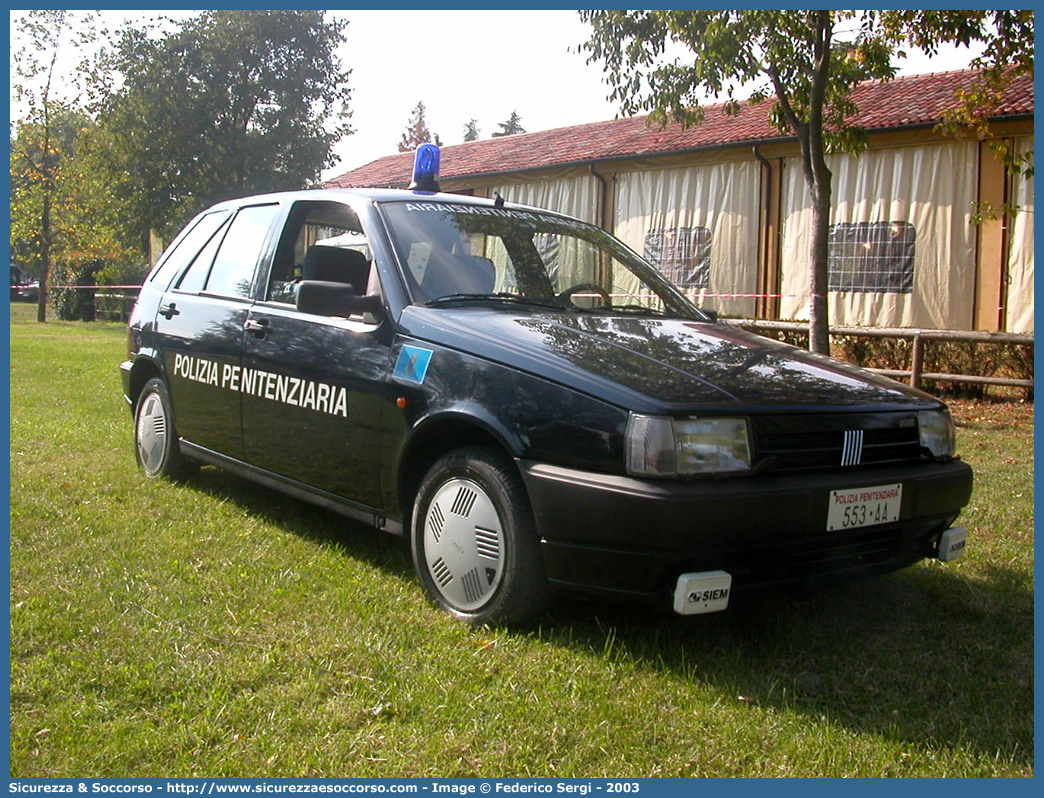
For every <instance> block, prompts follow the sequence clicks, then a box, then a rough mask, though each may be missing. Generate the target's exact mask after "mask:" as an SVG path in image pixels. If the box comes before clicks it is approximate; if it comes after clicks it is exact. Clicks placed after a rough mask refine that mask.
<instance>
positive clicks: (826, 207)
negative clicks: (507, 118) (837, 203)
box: [580, 10, 895, 354]
mask: <svg viewBox="0 0 1044 798" xmlns="http://www.w3.org/2000/svg"><path fill="white" fill-rule="evenodd" d="M580 16H581V19H584V20H585V21H587V22H589V23H590V24H591V27H592V36H591V38H590V40H588V41H587V42H586V43H585V44H584V45H583V48H584V49H585V50H587V51H588V52H589V53H590V58H589V61H602V62H603V63H604V64H605V71H606V74H607V80H608V82H609V84H610V85H611V86H612V87H613V90H612V93H611V94H610V99H612V100H616V101H617V102H619V103H620V106H621V109H622V110H623V112H624V113H628V114H631V113H637V112H645V113H648V114H649V120H650V122H651V123H653V124H660V125H667V124H668V123H670V122H678V123H680V124H682V125H693V124H699V123H700V122H701V121H702V120H703V117H704V113H705V112H704V110H703V108H702V107H701V105H700V102H701V100H702V98H703V96H704V95H706V94H709V95H711V96H713V97H715V98H721V97H723V96H724V98H725V110H726V112H727V113H736V112H737V111H738V110H739V109H740V108H741V104H740V102H739V101H738V100H737V99H736V94H737V92H738V91H739V90H740V88H744V89H745V90H748V91H749V92H750V97H749V100H748V102H749V103H751V104H757V103H760V102H763V101H765V100H766V99H767V98H769V97H772V98H773V101H774V102H773V106H772V108H771V110H770V113H769V118H770V120H771V121H772V123H773V125H774V126H775V127H776V128H777V129H778V130H779V131H780V133H782V134H784V135H793V136H796V137H797V139H798V142H799V144H800V146H801V159H802V166H803V172H804V177H805V183H806V184H807V186H808V189H809V193H810V195H811V197H812V203H813V241H812V250H811V252H810V253H809V256H810V261H811V263H812V268H811V270H810V279H809V294H810V295H811V296H812V301H811V303H810V304H811V308H810V317H811V319H810V328H809V330H810V334H809V348H810V349H812V350H814V351H816V352H821V353H823V354H826V353H827V351H828V350H829V335H828V333H827V330H828V328H829V321H828V316H827V313H828V311H827V303H826V293H827V239H828V225H829V216H830V202H831V185H830V182H831V174H830V170H829V168H828V167H827V165H826V159H825V156H826V154H827V153H828V152H834V151H845V152H858V151H859V150H860V149H862V148H864V147H865V146H866V137H865V133H864V131H862V130H861V129H859V128H858V127H856V126H853V125H852V124H851V123H850V122H849V121H848V120H849V119H850V117H851V116H852V115H853V114H854V113H855V111H856V108H855V105H854V104H853V102H852V100H851V91H852V88H853V87H854V86H855V85H856V84H857V83H859V82H860V81H862V80H867V79H871V78H890V77H892V76H893V75H894V74H895V69H894V67H892V65H891V61H890V55H891V50H890V47H889V46H888V44H887V42H886V41H885V40H884V39H883V37H882V36H881V35H880V34H879V33H878V32H876V31H875V30H874V29H873V26H872V25H869V24H868V17H867V16H866V14H865V13H864V14H863V16H862V17H861V18H860V21H859V22H857V21H856V14H855V12H847V11H825V10H817V11H770V10H761V11H692V10H672V11H581V12H580ZM842 26H844V27H846V28H852V27H853V26H855V32H854V34H851V35H849V36H848V37H847V38H845V39H840V38H836V34H837V33H838V31H839V30H840V29H841V28H842Z"/></svg>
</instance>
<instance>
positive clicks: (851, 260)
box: [827, 222, 917, 294]
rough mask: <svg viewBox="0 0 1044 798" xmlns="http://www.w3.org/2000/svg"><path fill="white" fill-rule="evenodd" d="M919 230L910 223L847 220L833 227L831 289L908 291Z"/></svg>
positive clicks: (897, 292)
mask: <svg viewBox="0 0 1044 798" xmlns="http://www.w3.org/2000/svg"><path fill="white" fill-rule="evenodd" d="M916 243H917V231H916V230H915V229H914V226H913V225H912V224H910V223H909V222H854V223H853V222H845V223H843V224H833V225H831V226H830V238H829V254H828V261H827V268H828V269H829V290H831V291H847V292H853V293H887V294H909V293H911V292H912V291H913V269H914V249H915V245H916Z"/></svg>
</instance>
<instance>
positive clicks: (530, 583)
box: [411, 446, 551, 626]
mask: <svg viewBox="0 0 1044 798" xmlns="http://www.w3.org/2000/svg"><path fill="white" fill-rule="evenodd" d="M411 543H412V549H413V565H414V567H415V568H416V570H417V575H418V576H419V577H420V581H421V584H422V585H423V586H424V590H425V592H426V593H427V594H428V597H429V598H430V599H431V600H432V601H433V602H434V603H436V604H437V605H438V606H440V607H441V608H442V609H443V610H445V611H446V612H448V613H450V614H451V615H453V616H455V617H456V618H458V619H460V620H461V621H463V622H465V623H467V624H469V625H472V626H482V625H484V624H489V625H504V626H507V625H512V624H517V623H521V622H523V621H526V620H529V619H531V618H533V617H535V616H536V615H539V614H540V613H541V612H543V611H544V609H545V608H546V607H547V604H548V601H549V598H550V592H551V590H550V586H549V585H548V582H547V575H546V573H545V570H544V560H543V556H542V554H541V552H540V542H539V540H538V538H537V534H536V524H535V523H534V521H533V512H532V509H531V508H530V505H529V498H528V496H527V495H526V489H525V485H524V484H523V482H522V477H521V476H520V475H519V473H518V470H517V469H516V468H515V464H514V463H513V462H512V461H511V459H510V458H508V457H507V456H506V455H505V454H503V453H502V452H501V451H499V450H498V449H494V448H491V447H482V446H476V447H469V448H465V449H457V450H455V451H453V452H450V453H449V454H447V455H445V456H444V457H442V458H441V459H440V460H439V461H438V462H436V463H435V465H433V466H432V467H431V469H430V470H429V471H428V473H427V475H426V476H425V477H424V479H423V481H422V482H421V485H420V489H419V490H418V491H417V498H416V501H415V502H414V506H413V522H412V532H411Z"/></svg>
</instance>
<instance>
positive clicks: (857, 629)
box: [537, 563, 1034, 766]
mask: <svg viewBox="0 0 1044 798" xmlns="http://www.w3.org/2000/svg"><path fill="white" fill-rule="evenodd" d="M951 568H952V566H951ZM537 634H538V635H539V636H540V637H541V639H545V640H547V641H548V642H550V643H553V644H556V645H563V646H568V647H570V648H574V649H580V650H584V651H587V652H590V653H591V654H592V655H596V656H605V655H606V652H607V651H610V650H611V651H612V655H613V656H616V657H623V658H630V659H633V660H635V661H637V662H639V663H643V664H647V665H648V666H649V667H652V668H657V669H660V670H665V671H669V672H671V673H673V674H675V675H676V676H678V677H680V678H683V679H685V680H688V681H698V682H702V683H704V684H707V685H711V686H713V687H714V688H715V689H717V690H719V691H720V692H721V695H722V698H723V700H731V701H735V702H737V703H738V704H748V705H751V706H754V705H759V706H763V707H773V708H779V709H787V710H789V711H791V712H794V711H796V712H801V713H804V714H807V715H808V716H809V717H810V718H812V719H815V720H817V721H822V720H823V719H826V720H827V721H829V722H831V723H834V724H836V725H838V726H841V727H844V728H848V729H851V730H853V731H856V732H859V733H863V734H874V735H880V736H881V737H883V738H886V739H892V740H900V741H904V742H906V743H908V744H910V745H912V746H916V747H925V748H938V747H940V746H952V747H963V748H968V747H971V748H974V749H975V750H977V751H979V752H981V753H983V754H985V755H987V756H990V757H996V758H997V759H999V760H1001V761H1010V762H1013V763H1017V764H1020V765H1025V766H1032V763H1033V750H1034V748H1033V743H1034V735H1033V593H1032V590H1031V589H1030V588H1028V587H1027V586H1026V584H1025V582H1024V580H1022V579H1021V578H1020V577H1019V575H1018V574H1016V573H1014V572H1011V571H1009V570H1007V569H995V570H992V571H991V572H989V573H988V576H987V578H986V579H984V580H981V581H976V582H974V583H973V582H972V581H970V580H969V579H966V578H964V577H963V576H961V575H960V574H959V573H954V572H953V571H952V570H950V569H948V568H944V567H943V566H941V565H939V564H937V563H930V564H921V565H916V566H914V567H913V568H910V569H907V570H906V571H904V572H901V573H897V574H892V575H889V576H884V577H876V578H868V579H865V580H860V581H854V582H852V583H850V584H848V585H845V586H841V587H832V588H816V587H809V588H805V589H803V590H797V589H795V590H791V591H788V592H764V593H760V594H756V595H753V596H748V597H745V598H744V599H742V600H740V601H734V603H733V604H732V606H730V608H729V610H728V611H727V612H725V613H721V614H716V615H706V616H694V617H680V616H674V615H668V614H661V615H655V616H650V615H649V614H648V613H647V612H641V611H639V610H637V609H636V608H633V607H622V606H617V607H609V608H601V607H598V608H595V607H594V606H593V605H590V604H585V603H581V602H571V603H570V604H568V605H561V606H559V607H558V608H556V610H555V611H554V612H553V614H552V616H551V618H550V623H549V624H546V625H544V626H542V627H541V628H540V630H539V631H538V632H537Z"/></svg>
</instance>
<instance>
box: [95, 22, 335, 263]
mask: <svg viewBox="0 0 1044 798" xmlns="http://www.w3.org/2000/svg"><path fill="white" fill-rule="evenodd" d="M346 24H347V23H344V22H339V21H327V20H326V19H325V18H324V15H323V13H322V12H320V11H307V10H303V11H251V10H235V11H205V12H203V13H201V14H200V15H199V16H197V17H193V18H192V19H190V20H188V21H187V22H184V23H183V24H181V25H176V26H174V27H173V30H171V29H170V27H171V23H169V21H162V20H161V21H157V22H154V23H150V24H147V25H145V26H141V27H133V28H129V29H127V30H125V31H124V32H123V34H122V36H121V38H120V39H119V41H118V42H117V44H116V46H115V47H114V48H113V50H112V51H111V52H109V53H108V54H107V61H106V65H107V67H108V69H109V70H110V74H111V75H112V80H111V86H110V87H103V89H104V91H103V96H102V99H101V101H100V103H99V104H98V106H97V111H98V119H99V129H98V131H96V134H95V136H94V138H93V147H94V153H95V156H96V157H97V158H98V159H99V161H100V162H102V163H104V165H105V168H106V169H107V171H108V173H109V175H110V176H111V178H112V180H113V183H114V184H115V185H116V186H117V187H118V190H119V192H120V195H121V196H123V197H125V198H126V199H125V206H126V218H127V219H128V223H129V225H130V227H131V229H132V230H133V234H134V236H135V238H136V240H137V241H138V242H139V246H141V247H142V248H144V247H145V246H146V243H145V242H146V241H147V239H148V235H149V232H150V230H153V229H155V230H157V231H159V232H160V233H161V234H163V235H170V234H172V233H173V232H174V231H175V230H176V229H178V228H179V227H180V226H181V225H182V224H183V223H184V222H185V221H186V220H187V218H189V217H191V216H192V215H194V214H195V213H197V212H198V211H200V210H202V209H203V208H205V207H207V206H208V205H210V204H213V203H214V202H217V201H220V200H223V199H228V198H230V197H235V196H244V195H247V194H255V193H263V192H268V191H284V190H292V189H299V188H304V187H307V186H309V185H314V184H316V183H317V182H318V180H319V176H320V173H321V172H322V170H323V169H325V168H327V167H329V166H331V165H333V164H334V163H335V162H336V160H337V159H336V156H334V154H333V152H332V148H333V145H334V144H335V143H336V142H337V141H338V140H340V139H341V138H342V137H343V136H344V135H347V134H348V133H350V132H351V129H350V125H349V119H350V112H349V110H348V102H349V100H350V97H351V91H350V89H349V87H348V76H349V72H350V71H349V70H347V69H345V68H343V67H342V65H341V62H340V60H339V58H338V56H337V48H338V47H339V46H340V45H341V44H342V43H343V41H344V34H345V27H346Z"/></svg>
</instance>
